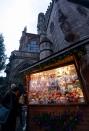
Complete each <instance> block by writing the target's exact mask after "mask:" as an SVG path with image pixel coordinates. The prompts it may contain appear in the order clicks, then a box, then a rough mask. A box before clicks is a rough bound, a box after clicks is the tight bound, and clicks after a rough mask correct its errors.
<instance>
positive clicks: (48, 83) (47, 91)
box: [28, 64, 84, 104]
mask: <svg viewBox="0 0 89 131" xmlns="http://www.w3.org/2000/svg"><path fill="white" fill-rule="evenodd" d="M28 88H29V94H28V100H29V104H69V103H84V95H83V92H82V85H81V82H80V80H79V77H78V74H77V71H76V68H75V65H74V64H70V65H66V66H63V67H57V68H54V69H51V70H47V71H42V72H39V73H34V74H31V75H30V76H29V85H28Z"/></svg>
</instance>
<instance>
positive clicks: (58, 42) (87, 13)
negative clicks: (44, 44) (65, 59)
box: [47, 0, 89, 52]
mask: <svg viewBox="0 0 89 131" xmlns="http://www.w3.org/2000/svg"><path fill="white" fill-rule="evenodd" d="M88 34H89V10H88V9H86V8H84V7H82V6H80V5H77V4H73V3H71V2H68V1H67V0H57V1H54V4H53V8H52V11H51V14H50V19H49V24H48V27H47V37H48V38H49V39H50V40H51V41H52V43H53V44H54V46H53V49H54V52H56V51H59V50H61V49H63V48H65V47H67V46H69V45H70V44H72V43H74V42H76V41H78V40H80V39H83V38H84V37H86V36H88Z"/></svg>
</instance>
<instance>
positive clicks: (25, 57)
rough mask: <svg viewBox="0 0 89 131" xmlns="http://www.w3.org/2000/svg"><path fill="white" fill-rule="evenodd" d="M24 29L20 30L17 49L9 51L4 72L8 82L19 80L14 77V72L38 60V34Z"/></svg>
mask: <svg viewBox="0 0 89 131" xmlns="http://www.w3.org/2000/svg"><path fill="white" fill-rule="evenodd" d="M26 30H27V29H26V27H25V28H24V30H23V31H22V36H21V38H20V46H19V50H14V51H12V52H11V56H10V59H9V61H10V62H9V63H8V64H7V67H6V71H5V72H6V74H7V81H8V82H9V83H11V82H17V83H18V82H21V80H20V79H18V78H17V77H16V74H18V72H19V71H20V70H22V69H25V68H27V67H29V66H30V65H31V64H32V63H34V62H36V61H38V60H39V53H40V49H39V35H38V34H31V33H27V32H26Z"/></svg>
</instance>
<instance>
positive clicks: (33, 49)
mask: <svg viewBox="0 0 89 131" xmlns="http://www.w3.org/2000/svg"><path fill="white" fill-rule="evenodd" d="M37 31H38V34H31V33H27V29H26V28H24V31H23V32H22V36H21V39H20V46H19V50H18V51H13V52H12V53H11V57H10V63H9V65H7V69H6V72H7V76H8V78H9V80H10V81H12V80H13V78H14V76H15V75H16V74H17V73H18V71H20V70H22V69H25V68H27V67H29V66H30V65H31V64H32V63H35V62H37V61H39V60H42V59H44V58H46V57H48V56H50V55H53V54H54V53H56V52H58V51H61V50H62V49H64V48H66V47H68V46H70V45H72V44H74V43H75V42H77V41H80V40H82V39H84V38H86V37H88V35H89V10H88V9H87V8H85V7H82V6H80V5H77V4H73V3H71V2H68V1H67V0H52V2H50V5H49V6H48V9H47V11H46V13H45V14H44V13H39V15H38V24H37ZM85 50H86V52H87V53H86V55H87V58H88V57H89V55H88V54H89V45H87V46H85ZM86 55H85V56H83V57H82V58H81V59H85V58H86ZM82 61H83V60H82ZM87 61H88V59H87ZM87 63H88V62H87ZM83 67H84V66H83ZM81 68H82V66H81Z"/></svg>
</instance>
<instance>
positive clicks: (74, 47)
mask: <svg viewBox="0 0 89 131" xmlns="http://www.w3.org/2000/svg"><path fill="white" fill-rule="evenodd" d="M87 44H89V37H86V38H84V39H83V40H80V41H78V42H76V43H74V44H71V45H70V46H68V47H67V48H64V49H62V50H60V51H58V52H56V53H54V54H52V55H51V56H48V57H46V58H44V59H42V60H39V61H38V62H35V63H33V64H32V65H30V66H29V67H28V68H26V69H24V70H22V71H20V72H19V75H20V74H24V73H25V74H26V73H27V74H28V73H30V72H31V73H32V72H34V71H35V72H37V70H39V71H40V70H42V69H44V68H43V67H45V66H47V65H49V64H51V63H56V62H57V61H58V60H60V59H61V60H63V59H65V56H68V55H70V54H71V53H73V52H74V51H75V50H78V51H79V48H80V47H82V46H85V45H87Z"/></svg>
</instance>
